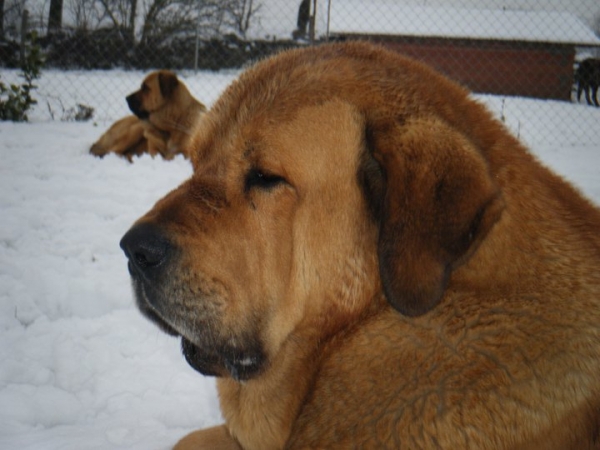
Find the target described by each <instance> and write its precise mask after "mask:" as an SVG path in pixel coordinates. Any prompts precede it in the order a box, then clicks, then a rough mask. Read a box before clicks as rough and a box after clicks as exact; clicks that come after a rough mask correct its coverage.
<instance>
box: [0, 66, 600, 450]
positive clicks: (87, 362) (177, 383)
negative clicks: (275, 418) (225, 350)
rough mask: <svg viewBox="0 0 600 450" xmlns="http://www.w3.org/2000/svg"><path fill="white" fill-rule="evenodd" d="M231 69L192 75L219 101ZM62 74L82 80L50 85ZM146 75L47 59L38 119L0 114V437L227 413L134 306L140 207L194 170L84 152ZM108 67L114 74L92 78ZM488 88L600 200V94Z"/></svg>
mask: <svg viewBox="0 0 600 450" xmlns="http://www.w3.org/2000/svg"><path fill="white" fill-rule="evenodd" d="M2 75H3V78H4V76H5V75H6V72H2ZM235 76H236V73H235V72H223V73H215V72H206V73H205V72H200V73H198V74H196V75H193V74H187V75H185V78H184V81H185V82H186V84H188V86H189V87H190V90H191V91H192V93H194V95H195V96H196V97H198V98H199V99H201V100H202V101H203V102H205V103H207V105H210V104H212V103H213V102H214V100H215V99H216V98H217V97H218V94H219V92H220V91H221V90H222V89H223V88H224V87H225V86H226V85H227V84H228V83H229V82H230V81H231V80H232V79H233V78H234V77H235ZM65 78H68V80H69V83H72V84H73V85H75V84H77V86H80V87H79V90H78V91H76V90H73V91H70V92H69V96H68V97H67V96H65V97H64V98H62V99H57V98H55V97H53V98H49V97H48V96H45V95H44V92H50V88H49V87H50V86H51V85H52V84H53V83H57V82H59V81H65ZM141 78H142V75H141V73H136V72H122V71H107V72H101V71H98V72H81V73H77V72H68V73H62V72H59V71H47V72H44V73H43V77H42V79H41V80H40V81H39V83H38V84H39V85H40V89H39V91H40V92H39V93H40V94H41V95H40V96H39V99H40V103H39V105H38V106H37V108H36V110H35V111H34V112H33V113H32V114H31V117H32V123H26V124H15V123H0V218H1V219H0V360H1V361H2V363H1V364H0V449H21V450H27V449H32V450H38V449H41V450H58V449H60V450H81V449H86V450H87V449H107V448H110V449H135V450H138V449H139V450H142V449H143V450H148V449H157V450H160V449H168V448H170V447H171V446H172V445H173V444H174V443H175V442H176V441H177V439H178V438H180V437H182V436H183V435H184V434H185V433H187V432H189V431H191V430H193V429H196V428H201V427H206V426H210V425H214V424H217V423H219V422H221V420H222V419H221V415H220V412H219V408H218V401H217V396H216V391H215V387H214V379H212V378H207V377H203V376H201V375H199V374H197V373H196V372H194V371H193V370H192V369H191V368H190V367H189V366H188V365H187V363H186V362H185V361H184V359H183V357H182V356H181V354H180V350H179V342H178V341H177V339H175V338H172V337H169V336H167V335H165V334H164V333H162V332H161V331H160V330H159V329H158V328H157V327H156V326H154V325H153V324H151V323H150V322H149V321H148V320H146V319H145V318H144V317H142V315H141V314H140V313H139V312H138V311H137V309H136V307H135V305H134V301H133V297H132V293H131V289H130V282H129V275H128V272H127V269H126V260H125V256H124V255H123V254H122V252H121V250H120V248H119V246H118V243H119V240H120V238H121V236H122V235H123V234H124V233H125V232H126V231H127V229H128V228H129V226H130V225H131V224H132V223H133V222H134V221H135V220H136V219H137V218H138V217H139V216H140V215H142V214H143V213H144V212H146V211H147V210H148V209H149V208H150V207H151V206H152V205H153V204H154V202H155V201H156V200H158V199H159V198H160V197H162V196H163V195H164V194H166V193H167V192H168V191H169V190H171V189H172V188H174V187H175V186H177V185H178V184H179V183H181V182H182V181H183V180H185V179H186V178H187V177H189V176H190V174H191V167H190V164H189V163H188V162H187V161H186V160H184V159H183V158H181V157H178V158H176V159H175V160H173V161H169V162H166V161H163V160H161V159H152V158H150V157H148V156H144V157H142V158H138V159H135V161H134V163H133V164H130V163H128V162H127V161H125V160H123V159H119V158H118V157H116V156H114V155H110V156H107V157H105V158H104V159H97V158H94V157H92V156H90V155H89V154H88V148H89V147H90V145H91V144H92V142H94V141H95V140H96V139H97V138H98V137H99V135H100V134H101V133H102V132H103V131H104V130H105V129H106V128H107V127H108V125H109V124H110V121H111V120H116V119H118V118H119V117H120V116H122V115H124V114H126V113H127V110H126V106H125V102H124V100H123V98H124V96H125V95H126V94H127V93H129V92H130V91H132V90H134V89H136V88H137V86H138V85H139V83H140V81H141ZM100 80H101V81H103V82H104V85H105V86H106V88H105V89H104V90H102V89H100V90H97V91H94V90H93V85H94V83H97V82H99V81H100ZM80 83H83V84H80ZM85 83H87V84H85ZM479 99H480V100H481V101H483V102H485V103H486V104H488V105H489V106H490V108H492V110H493V111H494V112H495V113H496V114H497V115H498V117H502V118H503V120H504V121H505V123H506V125H507V126H508V127H509V128H510V129H511V130H512V131H513V132H514V133H515V134H517V135H519V136H520V137H521V138H522V139H523V140H525V141H526V142H527V143H528V144H529V145H530V146H531V148H532V149H533V150H534V151H535V152H536V153H537V154H538V155H539V157H540V158H541V159H542V160H543V161H544V162H545V163H547V164H548V165H550V166H552V167H554V168H555V169H556V170H558V171H559V172H560V173H562V174H564V175H565V176H567V177H568V178H570V179H572V180H573V181H574V182H575V183H576V184H577V186H578V187H579V188H581V189H582V190H583V191H584V192H585V193H586V194H587V195H589V196H590V197H592V198H593V199H594V200H595V201H596V202H599V201H600V177H599V176H598V167H599V162H600V141H599V139H598V128H597V126H596V125H597V124H598V123H600V108H592V107H589V106H586V105H584V104H570V103H566V102H555V101H539V100H538V101H536V100H529V99H519V98H501V97H494V96H480V97H479ZM77 101H82V102H86V103H88V104H90V105H92V106H94V107H95V108H96V110H97V111H101V112H102V113H101V118H100V119H101V120H99V121H97V122H96V123H92V122H88V123H78V122H62V121H59V120H56V121H47V120H46V119H44V120H42V118H45V117H46V115H47V109H48V105H49V104H51V105H53V107H54V108H55V110H56V111H60V109H59V108H60V105H61V104H62V105H63V106H64V107H70V105H73V104H74V103H76V102H77ZM115 105H117V106H115ZM57 116H59V115H58V114H57ZM58 118H59V117H57V119H58Z"/></svg>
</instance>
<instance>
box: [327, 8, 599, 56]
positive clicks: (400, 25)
mask: <svg viewBox="0 0 600 450" xmlns="http://www.w3.org/2000/svg"><path fill="white" fill-rule="evenodd" d="M330 33H331V34H334V35H335V34H349V33H352V34H378V35H380V34H390V35H402V36H428V37H440V38H473V39H491V40H515V41H532V42H554V43H564V44H566V43H569V44H577V45H599V44H600V39H598V38H597V37H596V35H594V33H593V32H592V30H591V29H589V28H588V27H587V26H586V25H585V24H584V23H583V22H582V21H581V20H579V19H578V18H577V17H576V16H575V15H573V14H570V13H568V12H555V11H514V10H502V9H475V8H469V9H467V8H452V7H439V6H438V7H430V6H408V5H405V4H403V3H399V2H397V1H395V0H387V1H381V0H380V1H379V2H363V1H361V0H346V1H344V2H333V3H332V4H331V15H330Z"/></svg>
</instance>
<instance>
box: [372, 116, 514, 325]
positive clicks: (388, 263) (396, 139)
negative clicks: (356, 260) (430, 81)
mask: <svg viewBox="0 0 600 450" xmlns="http://www.w3.org/2000/svg"><path fill="white" fill-rule="evenodd" d="M366 138H367V145H368V147H369V150H370V153H371V155H372V157H373V158H374V159H375V160H376V161H377V162H378V163H379V166H380V170H381V172H382V173H381V176H380V179H381V182H379V183H373V182H371V183H364V184H367V185H371V186H375V187H374V188H373V187H372V188H371V189H367V195H368V196H369V191H370V196H371V197H373V196H374V195H377V196H379V199H375V198H371V201H374V202H376V203H377V204H376V205H375V207H374V208H373V211H374V213H375V214H376V216H378V219H379V221H380V233H379V243H378V255H379V265H380V268H379V270H380V275H381V280H382V284H383V288H384V290H385V293H386V296H387V298H388V301H389V302H390V303H391V305H392V306H394V307H395V308H396V309H397V310H398V311H400V312H401V313H403V314H405V315H408V316H418V315H421V314H424V313H426V312H427V311H429V310H430V309H431V308H433V307H434V306H435V305H437V304H438V303H439V301H440V300H441V298H442V295H443V293H444V290H445V288H446V284H447V282H448V278H449V276H450V274H451V272H452V270H454V269H455V268H456V267H458V266H459V265H460V264H462V263H464V262H465V261H466V260H467V259H468V258H469V257H470V256H471V255H472V254H473V252H474V251H475V249H476V248H477V246H478V245H479V244H480V243H481V241H482V240H483V239H484V237H485V236H486V235H487V233H488V232H489V231H490V229H491V228H492V226H493V225H494V223H495V222H496V221H497V220H498V219H499V217H500V215H501V212H502V210H503V208H504V202H503V200H502V197H501V195H500V192H499V190H498V188H497V187H496V185H495V184H494V182H493V180H492V178H491V177H490V174H489V170H488V165H487V162H486V160H485V159H484V157H483V155H482V154H481V153H480V152H479V150H477V148H476V147H475V146H474V145H473V144H472V143H471V142H470V141H469V140H468V139H467V138H465V137H464V136H463V135H462V134H460V133H459V132H458V131H456V130H454V129H453V128H451V127H450V126H449V125H447V124H445V123H444V122H442V121H441V120H438V119H433V118H429V119H424V118H421V119H413V120H410V121H408V122H405V123H402V124H400V123H393V124H389V123H388V124H384V125H382V124H378V125H373V126H372V125H369V126H368V127H367V136H366ZM363 166H364V164H363ZM371 178H373V177H371Z"/></svg>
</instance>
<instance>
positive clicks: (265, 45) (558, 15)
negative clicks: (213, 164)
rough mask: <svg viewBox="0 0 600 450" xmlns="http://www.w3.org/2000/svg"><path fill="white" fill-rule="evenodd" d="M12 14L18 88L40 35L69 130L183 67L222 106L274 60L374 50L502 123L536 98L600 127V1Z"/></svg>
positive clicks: (1, 45) (95, 4)
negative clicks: (307, 50) (359, 45)
mask: <svg viewBox="0 0 600 450" xmlns="http://www.w3.org/2000/svg"><path fill="white" fill-rule="evenodd" d="M0 6H1V8H0V10H1V11H2V17H0V19H1V20H0V24H1V28H0V77H1V79H3V80H6V81H9V82H10V81H12V80H15V79H17V77H18V68H19V61H20V58H21V49H22V42H24V36H25V35H26V32H27V31H35V32H36V34H37V36H38V44H39V45H40V46H41V48H42V51H43V54H44V56H45V66H44V68H43V70H42V78H41V79H40V80H38V83H37V84H38V85H39V89H38V91H36V92H35V95H37V96H38V105H37V107H36V113H35V117H36V118H37V119H38V120H52V119H53V120H69V119H72V117H74V116H76V114H77V110H78V108H81V107H84V106H85V107H90V108H91V109H92V110H93V113H92V116H93V119H94V120H97V121H112V120H115V119H117V118H119V117H121V116H123V115H125V114H127V113H128V110H127V107H126V105H125V101H124V98H125V96H126V95H127V94H128V93H130V92H131V91H133V90H135V89H137V87H138V85H139V84H140V82H141V80H142V78H143V76H144V75H145V74H146V73H148V72H149V71H150V70H153V69H159V68H166V69H172V70H175V71H176V72H177V73H178V74H179V75H180V76H181V77H182V79H183V80H184V82H186V84H187V85H188V87H189V88H190V91H191V92H192V93H193V94H194V95H195V96H196V97H197V98H198V99H199V100H201V101H202V102H203V103H205V104H207V105H208V106H210V105H211V104H212V102H214V100H215V99H216V98H217V97H218V95H219V94H220V93H221V92H222V91H223V89H224V88H225V87H226V85H227V84H229V82H231V81H232V80H233V79H234V78H235V77H236V76H237V75H238V74H239V72H240V70H243V68H244V67H246V66H247V65H249V64H251V63H252V62H253V61H256V60H258V59H260V58H264V57H266V56H268V55H269V54H272V53H274V52H278V51H281V50H283V49H286V48H293V47H298V46H306V45H316V44H319V43H322V42H326V41H340V40H351V39H366V40H371V41H375V42H379V43H382V44H384V45H386V46H388V47H390V48H392V49H395V50H397V51H399V52H402V53H404V54H407V55H410V56H412V57H414V58H416V59H420V60H422V61H424V62H426V63H428V64H430V65H432V66H434V67H436V68H437V69H438V70H440V71H441V72H443V73H445V74H446V75H448V76H449V77H451V78H454V79H455V80H457V81H458V82H460V83H462V84H464V85H466V86H467V87H469V88H470V89H472V90H473V91H475V92H476V93H478V94H481V95H482V96H483V97H484V98H487V99H488V101H489V102H490V104H492V105H496V107H497V109H498V114H499V115H500V116H502V117H504V112H505V111H504V108H506V105H508V104H510V105H512V106H511V107H512V108H513V109H515V111H516V116H518V105H519V103H518V102H512V103H511V102H510V101H511V99H514V98H517V99H524V101H528V100H527V99H535V100H536V101H538V102H539V103H540V105H539V108H540V109H543V108H545V106H544V105H545V104H549V101H559V102H572V103H579V105H578V107H580V108H586V111H589V113H587V112H586V113H582V114H581V117H582V120H583V121H584V122H585V121H589V123H587V124H586V123H584V124H582V126H590V127H595V128H597V127H598V119H599V116H598V114H597V111H598V110H597V109H596V106H597V104H596V105H595V104H594V98H593V94H594V93H595V91H596V89H597V88H598V84H600V65H599V64H598V61H600V59H599V58H600V38H599V37H598V36H599V35H600V2H598V1H597V0H503V1H501V0H404V1H401V0H49V1H45V0H0ZM26 14H27V15H26ZM24 18H26V19H27V20H24ZM586 60H588V61H586ZM583 61H586V63H584V64H582V62H583ZM578 88H579V97H580V98H579V99H578ZM488 96H490V97H488ZM540 100H542V101H540ZM544 101H545V102H544ZM528 111H531V109H528ZM540 116H542V115H540ZM530 119H532V120H535V118H530ZM516 120H521V119H516ZM516 126H517V128H518V126H520V125H519V124H517V125H516ZM549 126H551V125H549ZM576 132H577V131H576V130H572V133H573V134H575V133H576Z"/></svg>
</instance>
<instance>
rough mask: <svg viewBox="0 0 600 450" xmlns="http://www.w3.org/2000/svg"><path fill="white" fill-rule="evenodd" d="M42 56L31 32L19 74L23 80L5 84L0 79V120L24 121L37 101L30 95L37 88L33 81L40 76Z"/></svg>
mask: <svg viewBox="0 0 600 450" xmlns="http://www.w3.org/2000/svg"><path fill="white" fill-rule="evenodd" d="M43 63H44V58H43V57H42V53H41V49H40V46H39V45H38V44H37V36H36V34H35V33H31V34H30V35H29V37H28V39H27V47H26V49H25V54H24V58H23V61H21V73H20V74H19V76H20V77H21V78H23V79H24V80H25V81H24V82H23V83H21V84H11V85H10V86H7V85H6V84H4V83H3V82H2V80H0V120H12V121H14V122H26V121H27V120H28V117H27V111H29V109H30V108H31V107H32V106H33V105H35V104H36V103H37V101H36V100H35V99H34V98H33V97H32V91H33V90H34V89H37V86H36V85H35V84H33V81H34V80H36V79H38V78H40V76H41V70H42V65H43Z"/></svg>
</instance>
